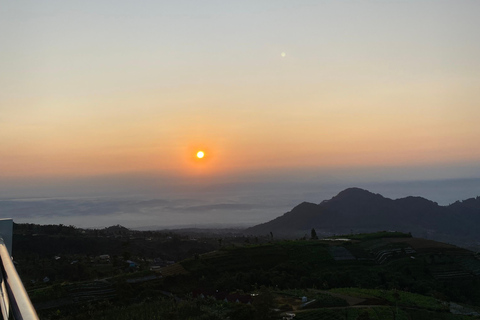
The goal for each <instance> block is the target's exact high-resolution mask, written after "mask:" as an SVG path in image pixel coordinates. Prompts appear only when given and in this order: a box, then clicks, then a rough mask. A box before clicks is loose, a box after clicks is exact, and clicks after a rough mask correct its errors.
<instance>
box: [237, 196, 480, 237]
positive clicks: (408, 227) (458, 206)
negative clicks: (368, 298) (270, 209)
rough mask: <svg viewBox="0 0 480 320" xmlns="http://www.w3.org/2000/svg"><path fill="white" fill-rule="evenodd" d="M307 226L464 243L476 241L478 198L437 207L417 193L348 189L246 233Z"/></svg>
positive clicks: (281, 232)
mask: <svg viewBox="0 0 480 320" xmlns="http://www.w3.org/2000/svg"><path fill="white" fill-rule="evenodd" d="M312 228H315V230H316V231H317V233H319V234H322V235H331V234H342V233H343V234H345V233H350V232H354V233H359V232H374V231H379V230H395V231H402V232H412V233H413V234H415V235H416V236H419V237H424V238H431V239H436V240H441V241H449V242H451V243H456V244H459V245H465V243H466V242H469V243H470V242H480V234H479V232H478V231H479V230H480V197H477V198H472V199H468V200H465V201H457V202H455V203H453V204H451V205H449V206H440V205H438V204H437V203H436V202H433V201H430V200H427V199H424V198H421V197H412V196H410V197H406V198H401V199H396V200H392V199H389V198H385V197H383V196H382V195H380V194H374V193H372V192H369V191H367V190H363V189H360V188H349V189H346V190H344V191H342V192H340V193H339V194H338V195H336V196H335V197H333V198H332V199H330V200H325V201H323V202H321V203H320V204H315V203H308V202H303V203H301V204H299V205H298V206H296V207H294V208H293V209H292V210H291V211H289V212H287V213H285V214H284V215H282V216H280V217H278V218H276V219H274V220H271V221H269V222H266V223H263V224H259V225H256V226H254V227H251V228H248V229H246V230H245V233H246V234H256V235H264V234H268V233H270V232H273V234H274V235H275V234H276V235H277V236H283V237H285V236H286V237H299V236H303V235H304V234H306V233H307V234H309V232H310V230H311V229H312Z"/></svg>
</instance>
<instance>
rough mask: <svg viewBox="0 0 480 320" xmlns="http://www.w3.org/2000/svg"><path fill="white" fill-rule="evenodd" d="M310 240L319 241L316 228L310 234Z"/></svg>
mask: <svg viewBox="0 0 480 320" xmlns="http://www.w3.org/2000/svg"><path fill="white" fill-rule="evenodd" d="M310 238H311V239H312V240H316V239H318V236H317V232H316V231H315V229H314V228H312V231H311V232H310Z"/></svg>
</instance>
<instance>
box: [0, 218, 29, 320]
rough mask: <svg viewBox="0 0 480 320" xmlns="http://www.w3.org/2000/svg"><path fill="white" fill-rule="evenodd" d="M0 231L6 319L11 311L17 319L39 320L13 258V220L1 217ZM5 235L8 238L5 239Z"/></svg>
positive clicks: (3, 299) (2, 284) (2, 303)
mask: <svg viewBox="0 0 480 320" xmlns="http://www.w3.org/2000/svg"><path fill="white" fill-rule="evenodd" d="M6 220H7V221H6ZM8 220H10V221H8ZM8 228H10V230H8ZM0 232H2V234H0V260H1V265H0V269H1V276H2V278H1V291H2V292H1V295H2V297H1V298H2V299H1V300H2V301H1V302H0V305H1V309H2V314H3V316H4V319H5V320H7V319H8V317H9V316H10V312H11V313H12V315H13V317H14V319H16V320H38V316H37V312H36V311H35V308H34V307H33V305H32V302H31V301H30V298H29V297H28V294H27V291H26V290H25V287H24V286H23V283H22V280H20V277H19V276H18V273H17V270H16V269H15V266H14V265H13V261H12V258H11V250H12V233H13V221H12V220H11V219H1V220H0ZM3 233H5V234H3ZM4 236H6V238H7V239H4V238H3V237H4ZM8 237H10V238H8ZM9 250H10V251H9ZM10 307H11V310H10Z"/></svg>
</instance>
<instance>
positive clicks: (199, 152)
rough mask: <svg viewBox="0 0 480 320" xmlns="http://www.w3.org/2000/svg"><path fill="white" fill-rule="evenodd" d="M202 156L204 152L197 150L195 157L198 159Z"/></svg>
mask: <svg viewBox="0 0 480 320" xmlns="http://www.w3.org/2000/svg"><path fill="white" fill-rule="evenodd" d="M204 156H205V153H203V151H198V152H197V158H198V159H202V158H203V157H204Z"/></svg>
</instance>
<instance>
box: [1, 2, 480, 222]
mask: <svg viewBox="0 0 480 320" xmlns="http://www.w3.org/2000/svg"><path fill="white" fill-rule="evenodd" d="M479 15H480V2H478V1H475V0H472V1H442V0H436V1H428V0H425V1H408V0H405V1H393V0H385V1H347V0H346V1H333V0H322V1H306V0H296V1H283V0H265V1H249V0H246V1H241V2H240V1H235V2H234V1H210V0H206V1H183V0H178V1H150V0H143V1H126V0H116V1H110V0H108V1H107V0H96V1H93V0H82V1H75V0H72V1H59V0H43V1H34V0H19V1H11V2H5V3H3V4H2V6H1V9H0V30H1V32H0V49H1V50H0V70H1V72H0V88H1V90H0V198H1V199H13V198H14V199H27V198H31V197H37V198H39V197H44V198H45V197H48V198H61V197H76V199H78V197H87V198H88V197H89V199H91V198H92V197H117V199H118V198H122V197H131V196H138V197H143V198H158V199H164V200H165V201H178V199H184V200H185V199H188V200H189V201H190V200H192V199H194V200H195V201H197V202H196V204H195V205H197V206H207V207H202V208H207V209H208V208H211V207H208V206H210V205H219V204H229V205H230V204H234V205H242V204H243V205H245V204H248V205H251V207H252V208H254V209H252V210H254V211H255V210H256V211H255V213H252V214H250V215H248V216H249V217H250V218H248V219H247V218H245V219H244V218H240V217H241V212H244V211H245V210H244V211H242V210H240V209H238V210H230V209H231V208H230V207H228V206H226V207H225V206H223V207H221V208H222V210H220V212H222V214H223V213H225V214H226V215H225V218H222V215H219V216H215V218H212V217H214V215H213V213H212V210H210V209H208V210H207V209H205V210H203V211H202V214H201V217H202V219H200V218H197V219H196V220H195V219H193V218H192V219H191V220H190V218H185V219H183V220H182V219H180V220H181V221H180V220H178V221H177V222H178V223H183V224H185V223H188V222H189V221H195V223H197V222H196V221H197V220H198V221H209V222H212V221H215V222H221V223H223V222H234V221H237V219H238V221H237V222H239V223H240V222H242V223H244V222H245V223H247V222H248V221H250V223H252V222H257V221H260V220H262V219H265V218H267V217H275V216H277V215H280V214H282V213H284V212H285V210H287V208H288V206H290V205H292V204H294V203H296V202H297V201H302V199H303V200H309V201H314V202H320V201H322V200H324V198H330V197H332V196H334V195H335V194H336V193H338V192H339V191H341V188H343V187H348V186H360V187H368V188H371V189H372V190H373V191H375V192H379V193H382V194H386V195H388V196H392V197H400V196H405V195H408V194H409V193H414V192H415V193H416V195H422V196H428V197H430V199H432V200H434V201H438V202H439V203H442V204H448V203H449V202H451V201H453V200H455V199H458V200H461V199H466V198H468V197H472V196H476V195H480V183H479V181H480V180H478V179H479V178H480V148H479V141H480V125H478V123H479V120H480V59H478V57H480V41H478V39H480V20H479V19H478V16H479ZM198 150H203V151H204V152H205V157H204V158H203V159H198V158H196V157H195V154H196V152H197V151H198ZM432 181H433V182H435V181H436V183H433V182H432ZM459 181H463V182H459ZM472 181H473V182H472ZM420 182H421V183H420ZM422 183H423V184H422ZM419 184H421V187H420V186H419ZM407 186H408V187H407ZM440 189H441V190H440ZM109 199H110V198H109ZM174 199H176V200H174ZM82 201H83V200H82ZM85 201H86V200H85ZM109 201H110V200H109ZM116 201H117V200H116ZM118 201H120V200H118ZM122 201H123V200H122ZM185 201H186V200H185ZM271 203H277V204H278V206H277V205H275V206H274V207H269V206H270V204H271ZM280 203H282V206H280ZM279 206H280V207H279ZM267 207H268V209H265V208H267ZM162 208H163V207H162ZM229 208H230V209H229ZM239 208H241V206H240V207H239ZM158 210H160V211H162V210H164V209H161V208H160V209H158ZM1 211H2V208H1V207H0V212H1ZM92 211H94V210H93V209H92ZM186 211H188V210H186ZM4 212H6V213H8V214H13V215H14V212H12V211H9V210H6V209H5V208H4ZM55 212H57V214H56V213H55ZM55 212H52V213H51V214H50V215H49V214H45V215H39V216H37V217H36V216H35V215H30V216H28V217H27V216H25V217H23V216H22V217H20V216H19V217H20V220H21V219H24V220H26V219H37V220H38V221H39V222H42V221H63V220H61V219H60V218H59V217H60V216H62V215H61V214H60V213H58V212H59V211H55ZM73 212H74V213H75V212H76V214H77V215H79V216H81V215H82V211H81V210H77V211H75V210H73ZM112 212H117V211H115V210H113V211H112ZM162 212H166V211H162ZM125 214H126V215H127V216H128V211H127V212H126V213H125ZM165 215H166V214H164V215H163V216H165ZM172 215H173V216H175V214H173V213H172V214H170V213H169V216H170V217H171V216H172ZM92 219H93V220H92V221H89V222H88V223H86V222H83V224H85V225H86V224H90V225H95V216H94V215H93V216H92ZM154 220H155V219H153V218H152V220H151V222H149V223H159V224H161V223H162V221H157V222H155V221H154ZM145 221H146V220H145ZM177 222H175V219H173V218H172V222H171V224H172V225H173V224H175V223H177ZM75 223H79V224H82V221H81V219H80V220H78V221H77V220H76V221H75Z"/></svg>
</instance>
